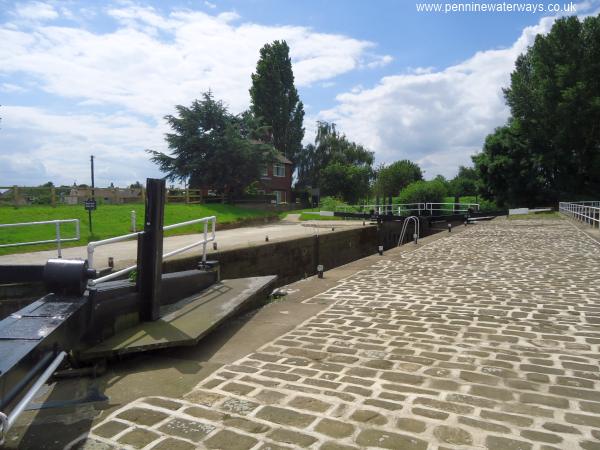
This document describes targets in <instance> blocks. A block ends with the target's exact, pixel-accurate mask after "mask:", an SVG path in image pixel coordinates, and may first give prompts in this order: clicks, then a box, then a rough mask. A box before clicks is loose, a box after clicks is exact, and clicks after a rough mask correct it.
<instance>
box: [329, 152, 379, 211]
mask: <svg viewBox="0 0 600 450" xmlns="http://www.w3.org/2000/svg"><path fill="white" fill-rule="evenodd" d="M371 175H372V171H371V169H370V167H368V166H354V165H351V164H343V163H341V162H337V161H336V162H333V163H331V164H329V165H328V166H327V167H325V168H324V169H323V171H322V174H321V176H322V184H321V190H322V191H323V195H330V196H333V197H336V198H341V199H343V200H344V201H345V202H347V203H350V204H355V203H357V202H358V200H359V199H361V198H363V197H365V196H366V195H367V194H368V192H369V180H370V178H371Z"/></svg>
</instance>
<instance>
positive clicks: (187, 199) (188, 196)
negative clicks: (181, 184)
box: [185, 188, 190, 205]
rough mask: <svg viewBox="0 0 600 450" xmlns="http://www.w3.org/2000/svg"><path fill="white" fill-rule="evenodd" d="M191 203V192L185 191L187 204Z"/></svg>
mask: <svg viewBox="0 0 600 450" xmlns="http://www.w3.org/2000/svg"><path fill="white" fill-rule="evenodd" d="M189 203H190V190H189V189H188V188H186V189H185V204H186V205H187V204H189Z"/></svg>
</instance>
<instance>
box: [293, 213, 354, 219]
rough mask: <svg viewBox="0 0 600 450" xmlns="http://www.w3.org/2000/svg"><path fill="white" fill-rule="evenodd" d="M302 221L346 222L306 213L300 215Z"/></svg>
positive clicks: (331, 217)
mask: <svg viewBox="0 0 600 450" xmlns="http://www.w3.org/2000/svg"><path fill="white" fill-rule="evenodd" d="M300 220H344V218H343V217H336V216H320V215H319V214H307V213H306V212H303V213H301V214H300Z"/></svg>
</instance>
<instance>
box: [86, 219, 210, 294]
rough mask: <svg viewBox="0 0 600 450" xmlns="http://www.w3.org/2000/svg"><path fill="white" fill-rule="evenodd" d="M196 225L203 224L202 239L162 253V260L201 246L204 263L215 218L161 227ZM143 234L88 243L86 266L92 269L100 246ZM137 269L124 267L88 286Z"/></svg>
mask: <svg viewBox="0 0 600 450" xmlns="http://www.w3.org/2000/svg"><path fill="white" fill-rule="evenodd" d="M196 223H203V224H204V229H203V233H202V235H203V239H202V240H200V241H197V242H194V243H192V244H189V245H186V246H185V247H181V248H178V249H176V250H172V251H170V252H168V253H164V254H163V258H168V257H170V256H174V255H178V254H179V253H183V252H186V251H188V250H190V249H192V248H194V247H198V246H200V245H201V246H202V262H204V263H205V262H206V245H207V244H208V243H209V242H214V241H215V240H216V239H215V232H216V228H217V218H216V217H215V216H210V217H203V218H201V219H194V220H188V221H187V222H180V223H175V224H173V225H167V226H165V227H163V230H164V231H167V230H173V229H175V228H180V227H185V226H188V225H194V224H196ZM209 223H210V224H211V231H210V237H209V231H208V224H209ZM142 234H144V232H143V231H138V232H137V233H129V234H125V235H123V236H117V237H113V238H109V239H104V240H102V241H95V242H90V243H89V244H88V246H87V260H88V266H89V267H90V268H92V267H93V264H94V250H95V248H96V247H100V246H102V245H107V244H113V243H115V242H121V241H126V240H128V239H131V238H133V237H137V236H140V235H142ZM136 268H137V264H135V265H133V266H129V267H126V268H125V269H121V270H118V271H116V272H113V273H110V274H108V275H105V276H103V277H100V278H96V279H94V280H90V281H89V284H90V285H91V286H95V285H96V284H99V283H103V282H105V281H109V280H113V279H115V278H118V277H120V276H122V275H126V274H128V273H129V272H131V271H132V270H134V269H136Z"/></svg>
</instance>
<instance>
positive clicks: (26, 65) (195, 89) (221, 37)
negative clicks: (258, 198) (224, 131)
mask: <svg viewBox="0 0 600 450" xmlns="http://www.w3.org/2000/svg"><path fill="white" fill-rule="evenodd" d="M107 14H108V15H109V16H110V17H112V18H113V19H114V20H116V21H117V22H118V23H119V24H120V26H119V27H118V28H117V29H116V30H115V31H113V32H110V33H94V32H91V31H87V30H85V29H82V28H74V27H65V26H46V25H43V24H37V25H34V26H33V29H28V28H23V27H21V28H19V27H17V28H16V29H14V27H12V28H11V27H9V26H6V25H5V26H3V27H0V42H3V45H2V47H0V60H2V66H1V67H0V73H2V72H4V73H8V74H16V73H26V74H28V75H30V76H33V77H35V78H36V79H37V80H38V82H39V84H40V86H41V87H42V89H44V90H45V91H46V92H48V93H51V94H54V95H58V96H61V97H67V98H74V99H79V100H86V101H96V102H101V103H103V104H107V105H116V106H118V107H123V108H126V109H128V110H131V111H134V112H136V113H139V114H144V115H151V116H152V117H155V118H160V117H162V116H163V115H164V114H166V113H169V112H170V111H171V108H172V105H174V104H176V103H189V101H190V100H191V99H193V98H197V97H198V95H199V93H200V92H202V91H205V90H208V89H209V88H210V89H212V90H213V91H214V92H215V95H216V96H217V97H218V98H222V99H224V100H225V101H226V102H228V103H229V105H230V106H231V109H232V110H233V111H235V112H239V111H241V110H243V109H245V108H246V107H247V106H248V101H249V100H248V88H249V87H250V74H251V73H252V71H253V70H254V68H255V66H256V60H257V59H258V55H259V49H260V47H262V45H264V44H265V43H266V42H270V41H273V40H275V39H285V40H287V42H288V44H289V45H290V48H291V56H292V59H293V63H294V74H295V77H296V83H297V85H298V86H306V85H310V84H312V83H314V82H319V81H325V80H329V79H332V78H334V77H335V76H337V75H340V74H342V73H345V72H348V71H351V70H354V69H356V68H358V67H360V66H362V65H369V64H372V63H376V64H385V62H386V61H387V60H388V57H386V56H378V55H367V54H366V51H367V50H372V48H373V47H374V44H373V43H371V42H368V41H361V40H357V39H353V38H350V37H347V36H343V35H335V34H325V33H317V32H314V31H313V30H311V29H309V28H306V27H293V26H264V25H260V24H255V23H237V22H239V17H238V16H237V15H236V14H235V13H221V14H219V15H216V16H215V15H209V14H206V13H204V12H200V11H188V10H178V11H174V12H171V13H170V14H169V15H167V16H163V15H160V14H159V13H158V12H157V11H156V10H154V9H153V8H151V7H142V6H136V5H132V6H126V7H121V8H109V9H108V10H107ZM13 25H14V24H13Z"/></svg>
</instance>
